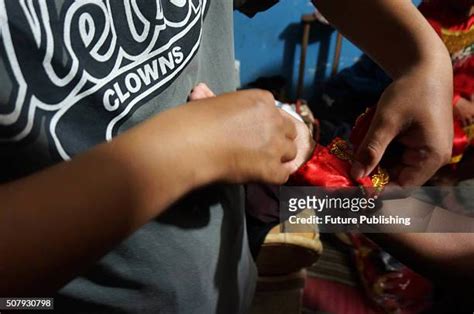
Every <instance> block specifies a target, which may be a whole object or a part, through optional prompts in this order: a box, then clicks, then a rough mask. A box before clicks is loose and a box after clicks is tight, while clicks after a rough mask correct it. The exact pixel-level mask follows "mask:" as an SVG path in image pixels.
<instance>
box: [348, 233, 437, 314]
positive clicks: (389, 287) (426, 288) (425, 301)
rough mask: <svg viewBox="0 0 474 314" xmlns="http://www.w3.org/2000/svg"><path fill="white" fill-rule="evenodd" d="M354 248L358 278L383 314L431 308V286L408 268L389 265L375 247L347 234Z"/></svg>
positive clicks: (396, 264) (411, 312) (406, 312)
mask: <svg viewBox="0 0 474 314" xmlns="http://www.w3.org/2000/svg"><path fill="white" fill-rule="evenodd" d="M347 235H348V236H349V239H350V240H351V242H352V246H353V248H354V257H355V263H356V266H357V270H358V272H359V277H360V279H361V281H362V284H363V286H364V289H365V291H366V293H367V295H368V296H369V297H370V299H371V300H372V301H373V302H374V303H375V304H377V305H378V306H379V307H380V308H381V309H383V310H384V312H386V313H399V314H415V313H421V312H423V311H426V310H428V309H429V308H430V307H431V296H432V295H433V286H432V284H431V283H430V282H429V281H428V280H427V279H425V278H424V277H422V276H420V275H419V274H417V273H415V272H414V271H413V270H411V269H410V268H408V267H406V266H404V265H402V264H399V263H398V262H396V263H395V264H394V265H393V264H392V265H389V267H387V266H388V265H386V264H387V263H389V262H388V261H386V260H385V259H384V258H382V254H385V255H387V253H384V252H383V251H382V249H380V248H379V247H378V246H377V245H376V244H375V243H373V242H372V241H370V240H369V239H368V238H367V237H366V236H364V235H363V234H359V233H347Z"/></svg>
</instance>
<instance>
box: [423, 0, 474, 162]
mask: <svg viewBox="0 0 474 314" xmlns="http://www.w3.org/2000/svg"><path fill="white" fill-rule="evenodd" d="M473 5H474V0H457V1H446V0H429V1H424V2H423V3H422V4H421V5H420V6H419V9H420V11H421V13H422V14H423V15H424V16H425V18H426V19H427V20H428V22H429V23H430V24H431V26H432V27H433V28H434V29H435V31H436V32H437V33H438V35H440V37H441V38H442V39H443V41H445V44H446V45H447V47H448V50H450V53H451V59H452V63H453V85H454V86H453V93H454V95H453V106H455V105H456V104H457V102H458V101H459V99H460V98H461V97H462V98H465V99H467V100H471V98H473V95H474V48H473V44H474V42H473V40H472V39H470V38H472V35H471V36H466V35H468V34H472V33H473V32H474V15H470V16H468V15H467V12H469V9H470V7H471V6H473ZM461 36H464V37H463V38H465V39H464V40H461ZM447 38H450V39H451V41H456V38H458V39H459V42H460V43H461V44H460V46H459V47H456V46H452V47H451V45H452V43H450V42H449V40H448V39H447ZM466 38H467V39H466ZM450 48H451V49H450ZM468 146H469V139H468V137H467V135H466V133H465V132H464V131H463V128H462V127H461V123H460V122H459V121H458V120H457V119H455V120H454V143H453V155H452V156H453V157H454V159H453V160H452V162H453V163H455V162H457V161H459V160H460V159H461V157H462V155H463V153H464V151H465V150H466V149H467V147H468Z"/></svg>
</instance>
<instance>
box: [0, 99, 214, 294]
mask: <svg viewBox="0 0 474 314" xmlns="http://www.w3.org/2000/svg"><path fill="white" fill-rule="evenodd" d="M183 107H184V106H183ZM183 107H181V108H177V109H173V110H170V111H167V112H164V113H162V114H160V115H158V116H157V117H155V118H152V119H151V120H149V121H147V122H145V123H143V124H142V125H140V126H138V127H136V128H134V129H132V130H130V131H128V132H125V133H124V134H122V135H120V136H119V137H117V138H116V139H114V140H113V141H112V142H110V143H106V144H102V145H100V146H98V147H96V148H94V149H92V150H90V151H89V152H86V153H84V154H82V155H79V156H77V157H75V158H73V159H72V160H71V161H70V162H63V163H61V164H58V165H56V166H53V167H51V168H49V169H46V170H43V171H41V172H39V173H36V174H34V175H32V176H29V177H26V178H23V179H20V180H18V181H15V182H11V183H8V184H6V185H3V186H1V187H0V200H1V204H2V205H1V208H0V278H2V279H1V281H0V295H6V294H9V295H10V296H15V295H18V294H24V293H27V294H28V293H33V294H37V293H38V292H41V293H47V292H48V291H49V292H50V291H54V290H55V289H57V288H59V287H60V286H62V285H63V284H64V283H66V282H67V281H68V280H70V279H71V278H73V277H74V276H75V275H77V274H78V273H79V272H80V271H82V270H84V269H85V268H86V267H87V266H88V265H90V264H91V263H92V262H94V261H96V260H97V259H98V258H100V257H101V256H102V255H103V254H105V253H106V252H107V251H109V250H110V249H111V248H113V246H114V245H116V244H118V243H119V242H120V241H121V240H123V239H124V238H125V237H127V236H128V235H129V234H131V233H132V232H133V231H134V230H136V229H137V228H138V227H140V226H141V225H143V224H145V223H146V222H147V221H149V220H150V219H152V218H153V217H155V216H157V215H159V214H160V213H161V212H163V211H164V210H165V209H166V208H167V207H168V206H169V205H170V204H172V203H173V202H174V201H175V200H177V199H178V198H179V197H180V196H182V195H183V194H185V193H186V192H188V191H190V190H191V189H193V188H195V187H198V186H200V185H203V184H206V183H208V182H211V181H212V180H214V179H215V178H216V177H217V171H216V169H215V167H214V168H213V167H212V165H210V163H208V162H207V161H206V156H204V155H205V152H204V149H203V147H199V148H201V149H196V148H198V146H200V145H201V146H202V143H201V142H199V141H201V140H200V139H195V138H196V137H197V135H196V134H193V133H192V132H194V133H196V132H197V131H198V130H197V129H193V127H190V126H189V124H190V121H194V120H192V119H191V115H195V112H193V110H194V108H191V107H187V108H183ZM194 111H196V110H194ZM194 118H195V119H199V115H195V117H194ZM206 140H207V139H206ZM190 156H192V157H193V158H190ZM196 165H199V168H198V167H197V166H196Z"/></svg>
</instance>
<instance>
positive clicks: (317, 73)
mask: <svg viewBox="0 0 474 314" xmlns="http://www.w3.org/2000/svg"><path fill="white" fill-rule="evenodd" d="M414 2H415V3H419V2H420V0H415V1H414ZM313 10H314V7H313V5H312V4H311V2H310V1H309V0H281V1H280V3H278V4H277V5H275V6H274V7H272V8H271V9H269V10H267V11H265V12H262V13H259V14H257V15H256V16H255V17H253V18H248V17H246V16H245V15H243V14H242V13H240V12H237V11H236V12H235V14H234V26H235V28H234V29H235V53H236V58H237V59H238V60H239V61H240V79H241V85H242V86H245V85H246V84H248V83H250V82H252V81H254V80H256V79H257V78H258V77H261V76H272V75H282V76H283V77H285V78H286V79H287V80H288V81H289V92H290V93H289V96H292V97H294V96H295V87H296V83H297V77H298V66H299V59H300V51H301V49H300V48H301V45H300V43H301V37H302V27H301V23H300V19H301V15H302V14H308V13H311V12H313ZM310 37H311V39H310V45H309V47H308V54H307V60H306V69H305V90H304V94H303V96H304V98H306V99H311V98H312V97H313V96H314V94H315V92H317V89H318V87H319V86H320V83H321V82H322V80H324V79H326V78H327V77H328V75H329V74H330V70H331V65H332V60H333V55H334V48H335V43H336V35H335V32H331V31H330V30H329V29H328V28H326V27H320V28H318V29H316V27H312V33H311V36H310ZM360 55H361V51H360V50H359V49H358V48H357V47H355V46H354V45H353V44H352V43H350V42H349V41H347V40H346V39H344V41H343V45H342V53H341V59H340V64H339V69H342V68H345V67H347V66H350V65H351V64H353V63H354V62H355V61H356V60H357V59H358V58H359V56H360Z"/></svg>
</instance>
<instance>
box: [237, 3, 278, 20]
mask: <svg viewBox="0 0 474 314" xmlns="http://www.w3.org/2000/svg"><path fill="white" fill-rule="evenodd" d="M278 2H279V0H234V9H236V10H239V11H240V12H242V13H243V14H245V15H247V16H248V17H253V16H255V14H257V13H258V12H262V11H265V10H267V9H268V8H270V7H272V6H274V5H275V4H277V3H278Z"/></svg>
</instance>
